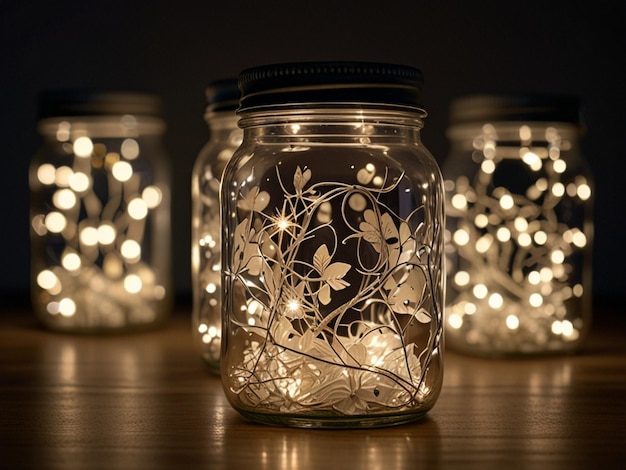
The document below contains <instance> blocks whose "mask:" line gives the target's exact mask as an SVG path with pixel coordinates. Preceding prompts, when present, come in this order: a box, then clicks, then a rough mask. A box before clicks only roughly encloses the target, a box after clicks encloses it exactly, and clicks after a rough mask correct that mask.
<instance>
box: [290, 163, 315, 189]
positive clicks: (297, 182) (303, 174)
mask: <svg viewBox="0 0 626 470" xmlns="http://www.w3.org/2000/svg"><path fill="white" fill-rule="evenodd" d="M310 179H311V170H304V171H302V169H301V168H300V166H298V168H296V172H295V173H294V175H293V186H294V188H296V191H298V192H302V189H303V188H304V187H305V186H306V184H307V183H308V182H309V180H310Z"/></svg>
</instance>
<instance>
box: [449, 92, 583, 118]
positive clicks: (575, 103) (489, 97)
mask: <svg viewBox="0 0 626 470" xmlns="http://www.w3.org/2000/svg"><path fill="white" fill-rule="evenodd" d="M580 106H581V100H580V97H579V96H576V95H571V94H558V93H484V94H473V95H466V96H462V97H460V98H457V99H455V100H454V101H452V104H451V105H450V124H451V125H455V124H465V123H484V122H488V121H500V122H502V121H515V122H519V121H535V122H536V121H543V122H569V123H578V122H580Z"/></svg>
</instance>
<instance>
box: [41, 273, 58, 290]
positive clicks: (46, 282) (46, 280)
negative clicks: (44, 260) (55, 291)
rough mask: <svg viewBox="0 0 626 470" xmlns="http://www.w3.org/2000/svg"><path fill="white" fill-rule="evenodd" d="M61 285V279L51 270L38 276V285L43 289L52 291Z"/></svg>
mask: <svg viewBox="0 0 626 470" xmlns="http://www.w3.org/2000/svg"><path fill="white" fill-rule="evenodd" d="M58 283H59V278H58V277H57V276H56V274H54V273H53V272H52V271H50V270H49V269H44V270H43V271H41V272H40V273H39V274H37V284H38V285H39V287H41V288H42V289H46V290H49V289H52V288H54V287H55V286H56V285H57V284H58Z"/></svg>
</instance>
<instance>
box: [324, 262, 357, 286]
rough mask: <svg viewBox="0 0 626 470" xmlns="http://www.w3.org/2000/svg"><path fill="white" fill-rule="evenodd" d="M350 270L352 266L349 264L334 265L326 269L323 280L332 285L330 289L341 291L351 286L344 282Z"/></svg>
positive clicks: (338, 263)
mask: <svg viewBox="0 0 626 470" xmlns="http://www.w3.org/2000/svg"><path fill="white" fill-rule="evenodd" d="M350 268H351V266H350V265H349V264H348V263H340V262H337V263H333V264H331V265H330V266H328V268H326V270H325V271H324V274H323V275H322V279H323V280H324V281H326V282H327V283H328V284H330V287H332V288H333V289H334V290H341V289H343V288H345V287H347V286H349V285H350V284H349V283H348V282H346V281H344V280H343V277H344V276H345V275H346V273H347V272H348V271H349V270H350Z"/></svg>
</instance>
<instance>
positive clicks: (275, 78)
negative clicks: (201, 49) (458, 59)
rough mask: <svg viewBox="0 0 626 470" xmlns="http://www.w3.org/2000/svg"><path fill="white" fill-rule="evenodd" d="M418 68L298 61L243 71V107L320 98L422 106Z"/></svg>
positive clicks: (311, 102) (320, 100)
mask: <svg viewBox="0 0 626 470" xmlns="http://www.w3.org/2000/svg"><path fill="white" fill-rule="evenodd" d="M423 83H424V79H423V75H422V72H421V71H420V70H419V69H416V68H413V67H409V66H405V65H395V64H382V63H371V62H295V63H284V64H273V65H265V66H259V67H253V68H249V69H246V70H244V71H242V72H241V74H240V75H239V88H240V90H241V93H242V95H241V105H240V108H239V110H240V111H244V110H250V109H253V108H262V107H272V108H276V107H285V106H290V105H291V106H292V105H298V104H305V103H306V104H307V106H312V105H315V104H316V103H319V104H323V103H367V104H382V105H395V106H400V107H410V108H418V109H423V107H422V106H421V105H420V98H421V92H422V86H423Z"/></svg>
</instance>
